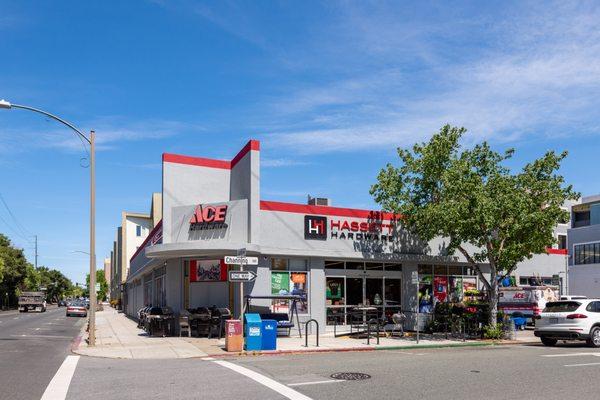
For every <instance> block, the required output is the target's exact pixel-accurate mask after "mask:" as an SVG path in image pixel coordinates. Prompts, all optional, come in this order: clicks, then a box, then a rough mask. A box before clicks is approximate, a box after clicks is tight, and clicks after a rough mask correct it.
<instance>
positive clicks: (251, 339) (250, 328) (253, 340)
mask: <svg viewBox="0 0 600 400" xmlns="http://www.w3.org/2000/svg"><path fill="white" fill-rule="evenodd" d="M245 317H246V326H245V327H246V331H245V332H246V341H245V344H244V348H245V349H246V350H247V351H250V350H261V349H262V320H261V319H260V315H259V314H246V315H245Z"/></svg>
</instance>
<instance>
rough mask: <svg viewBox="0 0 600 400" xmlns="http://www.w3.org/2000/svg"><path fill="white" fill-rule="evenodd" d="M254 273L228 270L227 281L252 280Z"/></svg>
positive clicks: (254, 276) (254, 277)
mask: <svg viewBox="0 0 600 400" xmlns="http://www.w3.org/2000/svg"><path fill="white" fill-rule="evenodd" d="M255 279H256V274H255V273H254V272H252V271H229V282H252V281H253V280H255Z"/></svg>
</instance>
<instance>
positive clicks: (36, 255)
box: [34, 235, 38, 269]
mask: <svg viewBox="0 0 600 400" xmlns="http://www.w3.org/2000/svg"><path fill="white" fill-rule="evenodd" d="M34 237H35V269H37V259H38V252H37V235H34Z"/></svg>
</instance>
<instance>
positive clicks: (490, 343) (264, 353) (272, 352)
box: [207, 341, 539, 358]
mask: <svg viewBox="0 0 600 400" xmlns="http://www.w3.org/2000/svg"><path fill="white" fill-rule="evenodd" d="M537 343H539V342H538V341H526V342H524V341H502V342H500V341H482V342H468V343H444V344H424V345H417V344H414V345H400V346H381V347H358V348H356V347H343V348H338V349H329V348H328V349H306V350H269V351H250V352H237V353H225V354H223V353H219V354H209V355H208V356H207V357H213V358H227V357H252V356H276V355H284V354H315V353H347V352H366V351H382V350H408V349H410V350H416V349H442V348H451V347H456V348H460V347H486V346H508V345H529V344H537Z"/></svg>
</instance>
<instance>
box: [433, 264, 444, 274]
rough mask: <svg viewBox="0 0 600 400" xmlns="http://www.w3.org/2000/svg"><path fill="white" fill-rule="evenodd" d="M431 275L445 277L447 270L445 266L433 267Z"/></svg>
mask: <svg viewBox="0 0 600 400" xmlns="http://www.w3.org/2000/svg"><path fill="white" fill-rule="evenodd" d="M433 274H434V275H436V276H440V275H443V276H446V275H448V268H447V267H446V266H445V265H434V267H433Z"/></svg>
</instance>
